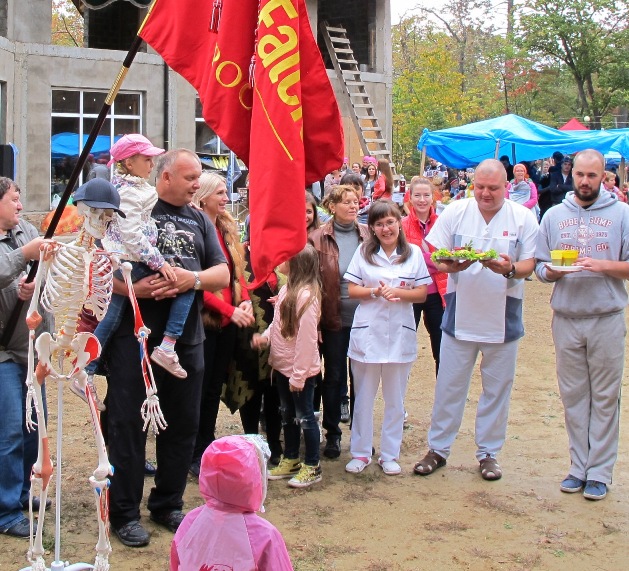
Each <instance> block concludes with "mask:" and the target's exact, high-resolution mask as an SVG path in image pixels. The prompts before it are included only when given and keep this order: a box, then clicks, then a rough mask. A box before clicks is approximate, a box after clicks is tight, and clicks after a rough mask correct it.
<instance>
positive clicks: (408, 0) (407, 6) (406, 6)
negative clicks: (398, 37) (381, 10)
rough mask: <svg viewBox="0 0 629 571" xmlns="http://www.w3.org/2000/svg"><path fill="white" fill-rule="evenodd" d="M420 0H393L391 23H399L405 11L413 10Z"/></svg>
mask: <svg viewBox="0 0 629 571" xmlns="http://www.w3.org/2000/svg"><path fill="white" fill-rule="evenodd" d="M418 4H419V1H418V0H391V24H398V23H399V22H400V18H401V16H402V14H404V12H409V13H410V12H411V11H412V9H413V8H414V7H415V6H417V5H418Z"/></svg>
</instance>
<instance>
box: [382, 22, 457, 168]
mask: <svg viewBox="0 0 629 571" xmlns="http://www.w3.org/2000/svg"><path fill="white" fill-rule="evenodd" d="M456 68H457V61H456V56H455V54H453V52H452V51H451V50H450V42H449V40H448V38H447V36H446V35H445V34H442V33H433V32H432V31H430V30H429V29H427V28H426V26H425V24H424V23H423V22H422V21H421V20H420V18H419V17H417V16H415V17H410V18H405V19H404V20H402V22H401V23H400V24H399V25H398V26H395V28H394V30H393V76H394V78H393V139H394V145H393V161H394V162H395V164H396V166H397V170H398V171H399V172H404V173H405V174H409V175H410V174H413V173H415V174H416V172H417V170H414V169H416V168H417V167H418V164H419V159H418V154H417V152H416V145H417V140H418V139H419V136H420V135H421V132H422V130H423V129H424V128H430V129H441V128H444V127H449V126H450V125H452V124H453V123H455V122H456V121H457V115H460V113H461V103H462V98H461V92H460V85H461V79H462V78H461V77H460V75H459V74H458V73H457V71H456Z"/></svg>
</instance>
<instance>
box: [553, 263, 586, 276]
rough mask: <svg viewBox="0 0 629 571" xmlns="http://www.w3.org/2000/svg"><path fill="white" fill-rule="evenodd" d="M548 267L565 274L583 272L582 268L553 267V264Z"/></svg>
mask: <svg viewBox="0 0 629 571" xmlns="http://www.w3.org/2000/svg"><path fill="white" fill-rule="evenodd" d="M546 267H547V268H548V269H550V270H553V271H555V272H562V273H564V274H570V273H573V272H580V271H581V270H583V268H582V267H581V266H553V265H552V264H546Z"/></svg>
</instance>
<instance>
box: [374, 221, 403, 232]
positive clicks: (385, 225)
mask: <svg viewBox="0 0 629 571" xmlns="http://www.w3.org/2000/svg"><path fill="white" fill-rule="evenodd" d="M396 226H397V220H387V221H386V222H376V223H375V224H374V225H373V227H374V228H375V229H376V230H384V229H385V228H389V229H391V228H395V227H396Z"/></svg>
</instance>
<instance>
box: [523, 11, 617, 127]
mask: <svg viewBox="0 0 629 571" xmlns="http://www.w3.org/2000/svg"><path fill="white" fill-rule="evenodd" d="M628 21H629V3H628V2H627V1H626V0H561V1H560V0H526V1H525V3H524V5H523V7H522V12H521V16H520V24H521V25H520V27H519V38H520V40H521V42H522V45H523V47H524V48H525V49H528V50H530V51H531V52H532V55H534V56H537V59H538V61H539V62H540V63H541V64H542V65H544V66H546V67H554V66H555V65H560V66H561V67H564V68H565V69H567V70H568V71H569V72H570V74H571V75H572V78H573V80H574V84H575V86H576V90H577V101H578V108H577V109H576V113H575V114H577V115H580V116H589V117H591V121H590V123H591V125H590V126H591V127H593V128H594V129H600V128H601V119H602V118H603V117H604V116H605V115H606V114H607V113H608V112H609V111H610V109H611V108H612V107H614V106H618V105H625V106H626V105H627V103H628V102H629V99H628V94H629V91H628V89H629V88H628V86H629V82H628V81H627V80H628V79H629V58H628V57H627V56H628V53H629V27H628V25H629V24H628Z"/></svg>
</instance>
